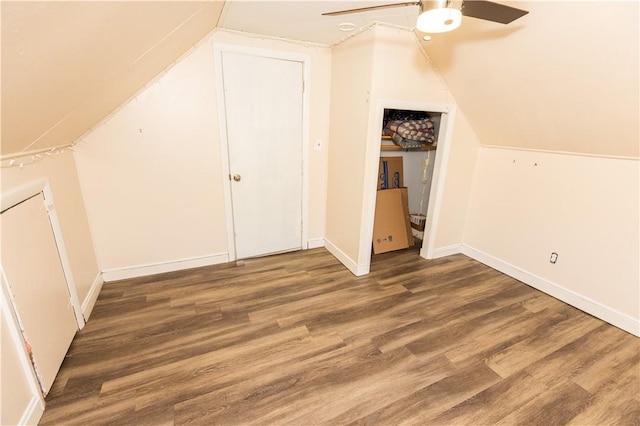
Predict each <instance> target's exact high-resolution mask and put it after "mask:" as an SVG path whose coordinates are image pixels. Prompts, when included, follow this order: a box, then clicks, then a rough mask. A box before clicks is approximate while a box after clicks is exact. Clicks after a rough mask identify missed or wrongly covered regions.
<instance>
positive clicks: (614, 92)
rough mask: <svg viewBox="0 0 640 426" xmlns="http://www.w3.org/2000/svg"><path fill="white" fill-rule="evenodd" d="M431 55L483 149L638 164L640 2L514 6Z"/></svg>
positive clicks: (472, 25) (469, 25)
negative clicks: (499, 20) (513, 12)
mask: <svg viewBox="0 0 640 426" xmlns="http://www.w3.org/2000/svg"><path fill="white" fill-rule="evenodd" d="M511 4H512V5H515V6H517V7H519V8H521V9H525V10H529V11H530V13H529V14H528V15H526V16H524V17H523V18H521V19H520V20H518V21H515V22H513V23H512V24H510V25H508V26H498V25H496V24H492V23H490V22H486V21H481V20H477V19H467V18H465V19H464V20H463V24H462V26H461V27H460V28H459V29H458V30H456V31H453V32H451V33H447V34H441V35H437V36H434V37H433V39H432V40H431V41H429V42H423V46H424V48H425V50H426V51H427V53H428V54H429V57H430V58H431V59H432V61H433V63H434V64H435V66H436V67H437V68H438V70H439V72H440V73H441V74H442V76H443V78H444V80H445V82H446V83H447V86H448V87H449V89H450V90H451V92H452V93H453V95H454V96H455V98H456V101H457V102H458V104H459V105H460V107H461V108H462V109H463V110H464V111H465V113H466V115H467V118H468V119H469V120H470V122H471V124H472V126H473V128H474V130H475V131H476V133H477V135H478V137H479V139H480V141H481V142H482V143H483V144H485V145H496V146H504V147H516V148H531V149H540V150H550V151H565V152H571V153H584V154H594V155H607V156H621V157H632V158H638V157H639V156H640V121H639V120H640V108H639V104H640V85H639V81H640V68H639V64H640V58H639V55H640V46H639V42H638V40H639V38H640V25H639V14H640V11H639V4H640V3H639V2H637V1H627V2H620V1H593V2H592V1H566V2H560V1H532V2H531V1H529V2H524V1H520V2H511Z"/></svg>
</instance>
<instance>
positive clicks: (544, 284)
mask: <svg viewBox="0 0 640 426" xmlns="http://www.w3.org/2000/svg"><path fill="white" fill-rule="evenodd" d="M462 253H464V254H465V255H467V256H469V257H471V258H473V259H475V260H477V261H478V262H481V263H484V264H485V265H487V266H490V267H492V268H493V269H496V270H498V271H500V272H503V273H505V274H507V275H509V276H511V277H513V278H515V279H517V280H519V281H522V282H523V283H525V284H527V285H530V286H531V287H533V288H535V289H537V290H540V291H542V292H544V293H546V294H548V295H550V296H553V297H555V298H556V299H559V300H561V301H563V302H565V303H567V304H569V305H571V306H573V307H575V308H578V309H580V310H582V311H584V312H586V313H588V314H591V315H593V316H594V317H596V318H599V319H601V320H603V321H606V322H608V323H609V324H611V325H614V326H616V327H618V328H620V329H622V330H624V331H626V332H629V333H631V334H633V335H635V336H638V337H640V320H639V319H636V318H633V317H630V316H629V315H627V314H624V313H622V312H619V311H617V310H615V309H612V308H610V307H608V306H605V305H603V304H602V303H599V302H596V301H595V300H592V299H589V298H588V297H585V296H583V295H581V294H579V293H576V292H574V291H572V290H569V289H567V288H565V287H562V286H560V285H558V284H556V283H553V282H551V281H549V280H546V279H544V278H541V277H539V276H537V275H534V274H531V273H529V272H527V271H525V270H523V269H521V268H518V267H517V266H514V265H511V264H510V263H507V262H505V261H503V260H501V259H498V258H496V257H494V256H491V255H489V254H487V253H484V252H482V251H480V250H477V249H475V248H473V247H469V246H467V245H464V244H463V245H462Z"/></svg>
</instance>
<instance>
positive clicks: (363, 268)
mask: <svg viewBox="0 0 640 426" xmlns="http://www.w3.org/2000/svg"><path fill="white" fill-rule="evenodd" d="M324 248H326V249H327V251H328V252H329V253H331V254H332V255H333V256H334V257H335V258H336V259H338V260H339V261H340V263H342V264H343V265H344V266H346V268H347V269H348V270H349V271H351V273H352V274H353V275H355V276H356V277H359V276H361V275H366V274H368V273H369V265H358V263H357V262H356V261H354V260H353V259H351V258H350V257H349V256H347V254H346V253H345V252H343V251H342V250H340V249H339V248H338V247H337V246H336V245H334V244H333V243H332V242H331V241H329V240H325V243H324Z"/></svg>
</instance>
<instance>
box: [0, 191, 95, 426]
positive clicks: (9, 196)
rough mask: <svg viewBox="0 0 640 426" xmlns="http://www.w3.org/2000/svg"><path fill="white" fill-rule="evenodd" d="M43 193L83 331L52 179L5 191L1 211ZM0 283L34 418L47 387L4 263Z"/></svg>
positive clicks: (0, 300) (41, 408)
mask: <svg viewBox="0 0 640 426" xmlns="http://www.w3.org/2000/svg"><path fill="white" fill-rule="evenodd" d="M40 193H42V196H43V198H44V201H45V205H46V208H47V217H48V218H49V223H50V224H51V231H52V233H53V238H54V240H55V243H56V247H57V251H58V257H59V259H60V263H61V266H62V272H63V274H64V277H65V281H66V284H67V289H68V291H69V298H70V300H71V306H72V307H73V312H74V316H75V318H76V324H77V326H78V330H81V329H82V328H84V326H85V320H84V316H83V314H82V306H81V304H80V301H79V298H78V291H77V288H76V285H75V280H74V278H73V272H72V270H71V264H70V262H69V256H68V255H67V249H66V246H65V244H64V239H63V238H62V228H61V227H60V222H59V220H58V215H57V213H56V208H55V203H54V201H53V192H52V191H51V186H50V185H49V181H48V180H46V179H40V180H36V181H33V182H30V183H27V184H26V185H22V186H20V187H17V188H15V189H13V190H10V191H7V192H3V193H2V197H1V201H0V203H1V204H0V205H1V206H2V207H1V211H3V212H4V211H5V210H8V209H10V208H12V207H15V206H17V205H18V204H20V203H22V202H23V201H26V200H28V199H30V198H32V197H33V196H36V195H38V194H40ZM0 284H1V286H2V291H0V305H2V311H3V312H2V315H3V317H4V320H5V321H7V325H8V328H9V330H10V334H11V336H8V337H10V339H9V340H10V344H14V345H16V347H17V352H18V356H19V359H20V363H21V365H22V368H23V371H24V374H25V376H26V377H27V380H28V381H29V386H30V388H31V390H32V392H33V394H32V400H31V402H30V404H29V407H27V410H26V411H25V416H26V417H25V418H34V416H35V417H39V416H41V415H42V413H41V411H44V396H43V395H44V389H43V386H42V383H41V382H40V378H39V376H38V373H37V372H36V370H35V368H36V367H35V366H34V365H33V363H32V360H31V357H30V355H29V354H28V353H27V350H26V341H25V338H24V335H23V331H22V330H24V328H23V326H22V320H21V319H20V315H19V313H18V312H19V310H18V307H17V306H16V302H15V300H14V298H13V294H12V292H11V290H10V286H11V283H10V282H9V280H8V279H7V277H6V275H5V273H4V268H3V267H2V264H1V262H0ZM6 343H9V342H6Z"/></svg>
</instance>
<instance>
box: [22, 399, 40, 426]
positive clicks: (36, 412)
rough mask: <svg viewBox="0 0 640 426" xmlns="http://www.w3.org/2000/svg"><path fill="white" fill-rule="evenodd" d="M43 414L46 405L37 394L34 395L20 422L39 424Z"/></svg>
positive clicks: (23, 423)
mask: <svg viewBox="0 0 640 426" xmlns="http://www.w3.org/2000/svg"><path fill="white" fill-rule="evenodd" d="M43 414H44V407H43V405H42V401H41V400H40V398H38V397H37V396H33V397H31V400H30V401H29V405H27V406H26V408H25V410H24V413H23V414H22V418H21V419H20V423H19V424H21V425H37V424H38V423H39V422H40V419H41V418H42V415H43Z"/></svg>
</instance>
